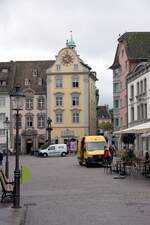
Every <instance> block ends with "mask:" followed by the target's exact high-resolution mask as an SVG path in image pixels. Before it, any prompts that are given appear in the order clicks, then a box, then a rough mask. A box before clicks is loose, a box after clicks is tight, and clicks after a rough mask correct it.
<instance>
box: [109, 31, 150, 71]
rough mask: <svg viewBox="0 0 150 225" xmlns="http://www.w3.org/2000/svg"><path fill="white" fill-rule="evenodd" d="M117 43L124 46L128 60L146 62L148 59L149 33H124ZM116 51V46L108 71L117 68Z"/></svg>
mask: <svg viewBox="0 0 150 225" xmlns="http://www.w3.org/2000/svg"><path fill="white" fill-rule="evenodd" d="M118 41H119V42H123V43H124V44H125V48H126V53H127V57H128V59H129V60H134V61H137V62H140V61H147V60H148V59H149V58H150V32H126V33H124V34H123V35H122V36H120V37H119V39H118ZM118 49H119V44H118V46H117V50H116V54H115V58H114V62H113V64H112V66H110V67H109V68H110V69H113V68H115V67H116V66H117V67H118V66H119V63H118V54H117V53H118Z"/></svg>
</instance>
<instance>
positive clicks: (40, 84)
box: [38, 77, 43, 86]
mask: <svg viewBox="0 0 150 225" xmlns="http://www.w3.org/2000/svg"><path fill="white" fill-rule="evenodd" d="M42 84H43V79H42V78H41V77H39V78H38V85H39V86H42Z"/></svg>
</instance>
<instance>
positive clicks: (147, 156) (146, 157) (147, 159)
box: [145, 152, 149, 163]
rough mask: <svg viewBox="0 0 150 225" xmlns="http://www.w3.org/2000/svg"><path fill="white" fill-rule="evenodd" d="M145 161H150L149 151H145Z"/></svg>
mask: <svg viewBox="0 0 150 225" xmlns="http://www.w3.org/2000/svg"><path fill="white" fill-rule="evenodd" d="M145 162H146V163H148V162H149V153H148V152H146V153H145Z"/></svg>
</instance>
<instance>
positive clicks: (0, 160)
mask: <svg viewBox="0 0 150 225" xmlns="http://www.w3.org/2000/svg"><path fill="white" fill-rule="evenodd" d="M2 162H3V153H2V152H1V151H0V165H2Z"/></svg>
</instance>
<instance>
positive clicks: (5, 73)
mask: <svg viewBox="0 0 150 225" xmlns="http://www.w3.org/2000/svg"><path fill="white" fill-rule="evenodd" d="M14 76H15V63H14V62H13V61H10V62H0V93H9V92H10V90H11V89H12V87H13V83H14ZM4 82H5V85H2V84H3V83H4Z"/></svg>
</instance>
